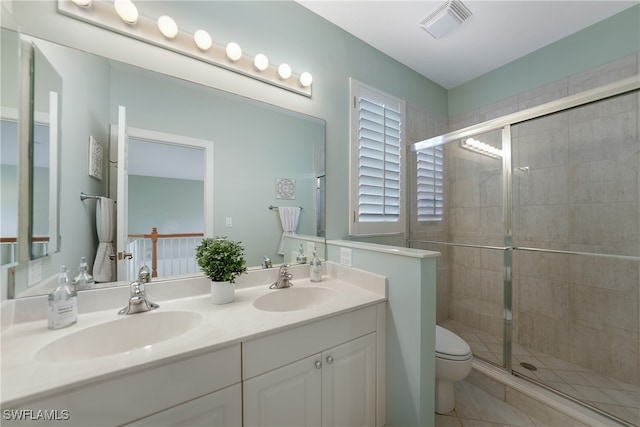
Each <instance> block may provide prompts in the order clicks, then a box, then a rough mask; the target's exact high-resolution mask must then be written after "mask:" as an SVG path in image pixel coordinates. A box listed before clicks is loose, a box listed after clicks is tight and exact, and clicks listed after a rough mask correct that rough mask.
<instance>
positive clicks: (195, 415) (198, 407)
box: [124, 384, 242, 427]
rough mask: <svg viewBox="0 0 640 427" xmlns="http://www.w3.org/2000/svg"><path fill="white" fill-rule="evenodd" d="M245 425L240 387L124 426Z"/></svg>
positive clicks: (226, 389)
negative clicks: (243, 422) (243, 423)
mask: <svg viewBox="0 0 640 427" xmlns="http://www.w3.org/2000/svg"><path fill="white" fill-rule="evenodd" d="M158 426H163V427H173V426H209V427H240V426H242V387H241V386H240V384H236V385H232V386H231V387H227V388H225V389H222V390H219V391H216V392H215V393H209V394H207V395H206V396H202V397H199V398H197V399H194V400H191V401H189V402H186V403H183V404H181V405H178V406H174V407H173V408H170V409H167V410H165V411H162V412H159V413H157V414H154V415H151V416H149V417H146V418H143V419H141V420H138V421H136V422H134V423H131V424H127V425H126V426H124V427H158Z"/></svg>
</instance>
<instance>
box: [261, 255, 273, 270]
mask: <svg viewBox="0 0 640 427" xmlns="http://www.w3.org/2000/svg"><path fill="white" fill-rule="evenodd" d="M271 267H273V264H272V263H271V258H269V257H268V256H266V255H265V256H264V258H263V259H262V268H271Z"/></svg>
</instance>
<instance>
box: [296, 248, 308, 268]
mask: <svg viewBox="0 0 640 427" xmlns="http://www.w3.org/2000/svg"><path fill="white" fill-rule="evenodd" d="M296 262H297V263H298V264H306V263H307V256H306V255H305V254H304V249H303V248H302V243H300V249H298V256H297V257H296Z"/></svg>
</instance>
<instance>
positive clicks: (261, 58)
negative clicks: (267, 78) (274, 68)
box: [253, 53, 269, 71]
mask: <svg viewBox="0 0 640 427" xmlns="http://www.w3.org/2000/svg"><path fill="white" fill-rule="evenodd" d="M253 65H255V67H256V68H257V69H258V70H260V71H264V70H266V69H267V67H269V58H267V56H266V55H264V54H262V53H259V54H257V55H256V56H255V58H253Z"/></svg>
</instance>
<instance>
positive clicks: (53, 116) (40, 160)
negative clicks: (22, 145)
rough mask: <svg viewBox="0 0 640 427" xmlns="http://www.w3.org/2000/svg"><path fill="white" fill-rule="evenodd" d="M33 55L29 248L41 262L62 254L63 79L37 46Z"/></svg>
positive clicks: (31, 253)
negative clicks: (60, 220)
mask: <svg viewBox="0 0 640 427" xmlns="http://www.w3.org/2000/svg"><path fill="white" fill-rule="evenodd" d="M31 54H32V64H33V65H32V67H33V72H32V73H31V93H32V94H33V101H32V102H31V112H30V114H29V119H30V126H29V128H30V137H29V154H30V155H29V171H30V172H29V175H30V189H29V195H30V202H31V203H30V206H31V209H30V210H31V212H30V214H29V218H30V221H29V248H30V255H31V259H37V258H41V257H43V256H46V255H49V254H51V253H55V252H58V250H59V233H58V229H59V222H58V213H59V208H60V206H59V203H58V200H59V198H58V179H59V174H58V165H59V158H58V152H59V143H60V117H61V108H60V107H61V105H62V103H61V97H62V77H60V74H58V72H57V71H56V69H55V68H54V67H53V65H51V63H50V62H49V61H48V60H47V57H46V56H45V55H44V54H43V53H42V51H41V50H40V49H39V48H38V46H37V45H36V44H35V43H34V44H33V45H32V51H31ZM36 70H37V72H36Z"/></svg>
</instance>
